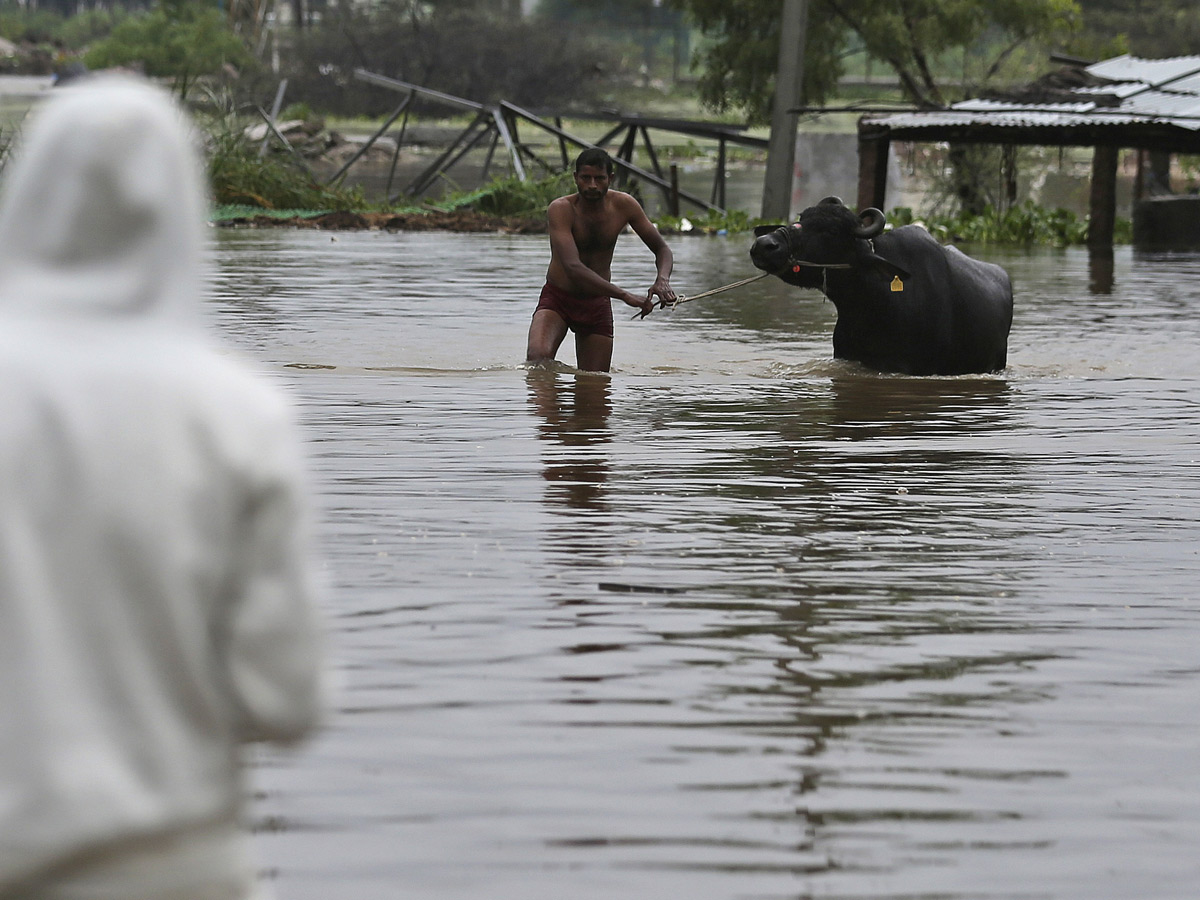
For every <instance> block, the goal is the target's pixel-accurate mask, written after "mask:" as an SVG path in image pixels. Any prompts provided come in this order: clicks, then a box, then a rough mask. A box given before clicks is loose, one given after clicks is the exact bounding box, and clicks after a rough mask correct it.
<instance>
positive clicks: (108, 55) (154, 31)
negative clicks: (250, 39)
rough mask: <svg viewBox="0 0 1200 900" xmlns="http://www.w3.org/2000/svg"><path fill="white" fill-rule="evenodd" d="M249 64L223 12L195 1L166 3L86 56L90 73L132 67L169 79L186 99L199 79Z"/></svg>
mask: <svg viewBox="0 0 1200 900" xmlns="http://www.w3.org/2000/svg"><path fill="white" fill-rule="evenodd" d="M250 61H251V56H250V53H249V51H248V50H247V49H246V47H245V45H244V44H243V43H242V41H241V40H240V39H239V38H238V37H237V35H235V34H234V33H233V32H232V31H230V30H229V27H228V24H227V23H226V19H225V16H224V14H223V13H222V12H221V10H220V9H218V8H217V7H216V6H215V5H212V6H210V5H208V4H206V3H203V2H196V0H162V2H161V3H159V4H158V5H157V6H155V7H154V8H153V9H151V10H150V11H149V12H146V13H142V14H138V15H132V16H129V17H128V18H126V19H123V20H122V21H120V22H119V23H117V25H116V27H115V28H113V30H112V32H111V33H110V34H109V36H108V37H107V38H105V39H104V40H102V41H100V42H99V43H97V44H96V45H95V46H93V47H92V49H91V50H89V51H88V52H87V54H86V55H85V56H84V62H85V63H86V64H87V66H88V68H91V69H106V68H110V67H112V66H131V67H135V68H140V69H142V70H143V71H144V72H145V73H146V74H147V75H149V76H151V77H155V78H170V79H172V81H173V85H174V90H175V91H176V92H178V94H179V96H180V97H181V98H183V97H186V96H187V92H188V89H189V88H190V87H191V86H192V85H193V83H194V82H195V80H196V79H197V78H200V77H203V76H205V75H212V74H214V73H216V72H218V71H220V70H221V68H222V67H223V66H225V65H226V64H230V65H233V66H241V65H246V64H247V63H249V62H250Z"/></svg>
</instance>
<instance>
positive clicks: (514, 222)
mask: <svg viewBox="0 0 1200 900" xmlns="http://www.w3.org/2000/svg"><path fill="white" fill-rule="evenodd" d="M219 224H220V225H223V226H229V227H242V228H266V227H270V228H278V227H280V226H284V227H293V228H320V229H324V230H327V231H458V232H490V233H495V232H501V233H504V234H544V233H545V232H546V221H545V218H544V217H538V218H519V217H512V216H489V215H486V214H484V213H480V212H476V211H474V210H470V209H460V210H454V211H452V212H442V211H435V210H431V211H429V212H419V213H372V212H368V213H359V212H331V213H324V214H323V215H319V216H312V217H301V216H293V217H291V218H276V217H272V216H245V217H239V218H235V219H225V220H223V221H221V222H220V223H219Z"/></svg>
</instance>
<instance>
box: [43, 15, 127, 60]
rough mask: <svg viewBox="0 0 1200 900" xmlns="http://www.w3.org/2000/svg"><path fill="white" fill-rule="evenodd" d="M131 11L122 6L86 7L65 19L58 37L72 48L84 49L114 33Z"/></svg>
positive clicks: (63, 43) (65, 45)
mask: <svg viewBox="0 0 1200 900" xmlns="http://www.w3.org/2000/svg"><path fill="white" fill-rule="evenodd" d="M129 15H130V14H129V13H128V12H126V11H125V10H124V9H122V8H120V7H112V8H108V9H106V8H104V7H99V6H98V7H96V8H95V9H85V10H81V11H80V12H78V13H76V14H75V15H73V16H71V17H70V18H68V19H65V20H64V21H63V23H62V25H61V27H60V28H59V30H58V34H57V39H58V41H59V42H60V43H61V44H62V45H63V46H64V47H67V48H69V49H71V50H82V49H84V48H86V47H88V46H90V45H91V44H93V43H95V42H96V41H99V40H103V39H104V38H106V37H108V35H110V34H111V33H112V30H113V29H114V28H116V27H117V25H118V24H120V23H121V22H122V21H123V20H124V19H127V18H128V17H129Z"/></svg>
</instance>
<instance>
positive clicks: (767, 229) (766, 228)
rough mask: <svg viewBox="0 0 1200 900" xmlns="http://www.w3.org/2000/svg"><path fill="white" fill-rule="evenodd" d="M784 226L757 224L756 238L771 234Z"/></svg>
mask: <svg viewBox="0 0 1200 900" xmlns="http://www.w3.org/2000/svg"><path fill="white" fill-rule="evenodd" d="M782 227H783V226H782V225H755V226H754V236H755V237H756V238H760V237H762V236H763V235H764V234H770V233H771V232H772V231H778V230H779V229H780V228H782Z"/></svg>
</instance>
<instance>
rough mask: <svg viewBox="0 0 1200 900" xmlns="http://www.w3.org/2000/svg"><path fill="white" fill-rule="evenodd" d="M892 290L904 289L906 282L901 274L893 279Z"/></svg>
mask: <svg viewBox="0 0 1200 900" xmlns="http://www.w3.org/2000/svg"><path fill="white" fill-rule="evenodd" d="M892 290H893V291H902V290H904V282H903V281H901V280H900V276H899V275H897V276H895V277H894V278H893V279H892Z"/></svg>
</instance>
